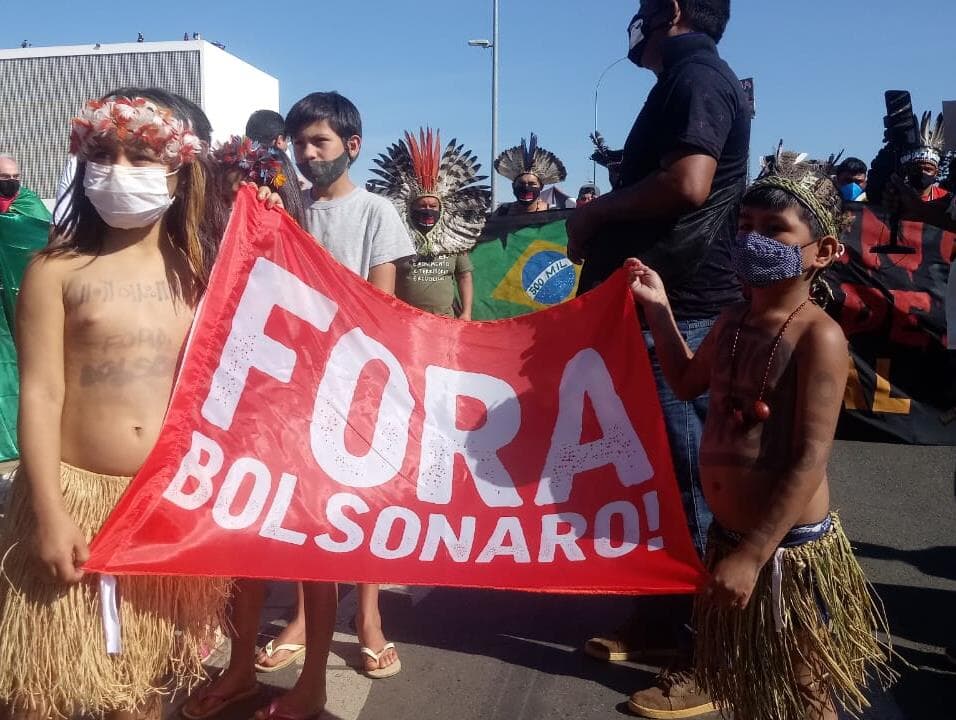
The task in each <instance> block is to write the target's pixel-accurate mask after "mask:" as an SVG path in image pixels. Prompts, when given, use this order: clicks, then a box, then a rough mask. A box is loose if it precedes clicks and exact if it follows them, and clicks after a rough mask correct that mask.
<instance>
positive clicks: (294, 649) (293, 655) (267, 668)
mask: <svg viewBox="0 0 956 720" xmlns="http://www.w3.org/2000/svg"><path fill="white" fill-rule="evenodd" d="M274 643H275V640H270V641H269V642H267V643H266V646H265V647H264V648H262V652H264V653H265V654H266V657H268V658H271V657H272V656H273V655H275V654H276V653H277V652H280V651H282V650H284V651H285V652H287V653H289V656H288V657H287V658H286V659H285V660H283V661H282V662H280V663H278V664H276V665H261V664H260V663H256V670H258V671H259V672H264V673H273V672H279V670H284V669H285V668H287V667H289V666H290V665H291V664H292V663H294V662H295V661H296V660H298V659H299V658H300V657H302V656H303V655H305V645H300V644H299V643H282V644H281V645H275V644H274Z"/></svg>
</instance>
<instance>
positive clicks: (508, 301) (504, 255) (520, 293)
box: [471, 212, 580, 320]
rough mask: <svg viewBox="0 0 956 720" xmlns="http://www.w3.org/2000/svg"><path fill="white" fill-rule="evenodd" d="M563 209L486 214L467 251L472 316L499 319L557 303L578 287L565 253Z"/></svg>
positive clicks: (577, 273) (574, 269)
mask: <svg viewBox="0 0 956 720" xmlns="http://www.w3.org/2000/svg"><path fill="white" fill-rule="evenodd" d="M567 214H568V213H567V212H547V213H531V214H527V215H514V216H507V217H501V218H491V219H490V220H489V221H488V224H487V226H486V227H485V231H484V233H482V238H481V240H480V241H479V243H478V245H476V246H475V248H474V250H472V251H471V259H472V263H473V264H474V266H475V270H474V275H473V277H474V284H475V301H474V310H473V312H472V317H473V318H474V319H475V320H499V319H501V318H509V317H515V316H518V315H526V314H527V313H530V312H534V311H536V310H544V309H545V308H549V307H553V306H555V305H559V304H560V303H563V302H565V301H566V300H570V299H571V298H573V297H574V295H575V293H576V292H577V287H578V279H579V277H580V268H578V267H577V266H576V265H574V264H572V263H571V261H570V260H568V258H567V247H568V235H567V231H566V229H565V219H566V218H567Z"/></svg>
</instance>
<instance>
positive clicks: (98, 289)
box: [61, 247, 193, 475]
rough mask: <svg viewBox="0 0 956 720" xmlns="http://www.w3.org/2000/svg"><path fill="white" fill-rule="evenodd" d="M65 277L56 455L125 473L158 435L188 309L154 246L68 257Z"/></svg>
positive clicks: (82, 464) (90, 467) (188, 319)
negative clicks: (60, 408)
mask: <svg viewBox="0 0 956 720" xmlns="http://www.w3.org/2000/svg"><path fill="white" fill-rule="evenodd" d="M63 262H67V263H70V265H71V267H70V270H69V271H68V272H67V273H66V275H65V278H64V282H63V304H64V376H65V382H66V389H65V396H64V402H63V414H62V422H61V442H62V449H61V456H62V458H63V460H64V461H65V462H68V463H70V464H72V465H76V466H77V467H81V468H84V469H88V470H92V471H95V472H101V473H105V474H110V475H133V474H135V472H136V471H137V470H138V469H139V467H140V466H141V465H142V464H143V462H144V460H145V459H146V456H147V454H148V453H149V451H150V449H151V448H152V446H153V444H154V443H155V442H156V439H157V438H158V436H159V430H160V427H161V425H162V422H163V417H164V415H165V412H166V408H167V405H168V402H169V398H170V394H171V392H172V387H173V379H174V376H175V372H176V369H177V365H178V362H179V359H180V352H181V350H182V348H183V344H184V340H185V337H186V334H187V333H188V331H189V326H190V323H191V322H192V318H193V308H192V307H190V304H189V303H188V302H186V301H184V300H183V299H182V298H180V297H177V296H176V295H177V294H176V293H174V292H173V290H172V287H174V286H175V284H173V285H172V286H171V284H170V280H169V276H168V275H167V272H168V270H167V263H166V261H165V260H164V258H163V256H162V255H161V254H160V252H159V251H158V250H154V251H153V252H148V251H144V250H143V249H141V248H137V247H132V248H126V249H123V250H120V251H117V252H113V253H110V254H104V255H101V256H100V257H97V258H96V259H94V260H92V261H90V259H89V258H85V257H83V258H69V259H64V260H63Z"/></svg>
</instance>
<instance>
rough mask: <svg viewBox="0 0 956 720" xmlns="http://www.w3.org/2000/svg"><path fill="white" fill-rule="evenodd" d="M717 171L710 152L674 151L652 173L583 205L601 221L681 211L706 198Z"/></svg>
mask: <svg viewBox="0 0 956 720" xmlns="http://www.w3.org/2000/svg"><path fill="white" fill-rule="evenodd" d="M716 171H717V160H715V159H714V158H712V157H711V156H710V155H705V154H703V153H700V152H697V151H695V150H693V149H692V148H687V149H685V150H680V151H677V152H673V153H671V154H670V155H668V156H667V157H665V158H664V161H663V163H662V167H661V169H660V170H658V171H657V172H655V173H654V174H653V175H650V176H648V177H647V178H645V179H644V180H642V181H641V182H639V183H637V184H636V185H633V186H631V187H629V188H624V189H622V190H615V191H614V192H612V193H608V194H607V195H604V196H602V197H599V198H595V199H594V200H593V201H592V202H590V203H588V205H586V206H585V208H584V209H585V210H586V211H587V212H591V213H593V214H594V219H595V220H596V221H597V222H599V223H601V224H605V223H618V222H622V223H623V222H630V221H634V220H647V219H654V218H667V217H676V216H678V215H684V214H686V213H688V212H690V211H692V210H696V209H698V208H699V207H701V206H702V205H703V204H704V203H705V202H707V198H708V197H709V196H710V188H711V185H712V184H713V181H714V173H715V172H716Z"/></svg>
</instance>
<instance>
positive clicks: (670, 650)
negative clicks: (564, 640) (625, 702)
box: [584, 619, 678, 664]
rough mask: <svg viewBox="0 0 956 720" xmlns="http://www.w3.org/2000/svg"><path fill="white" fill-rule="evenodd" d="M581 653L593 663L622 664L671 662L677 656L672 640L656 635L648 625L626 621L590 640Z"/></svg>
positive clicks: (675, 644)
mask: <svg viewBox="0 0 956 720" xmlns="http://www.w3.org/2000/svg"><path fill="white" fill-rule="evenodd" d="M584 653H585V655H588V656H589V657H592V658H594V659H595V660H603V661H604V662H624V661H626V660H636V661H644V662H649V661H655V664H656V663H661V662H665V663H666V662H673V660H674V658H676V657H677V655H678V647H677V642H676V637H673V636H672V634H671V635H668V636H665V635H664V634H662V633H660V632H656V631H655V628H654V624H653V623H651V622H647V621H644V622H640V621H635V620H634V619H631V620H628V621H627V622H626V623H624V624H623V625H622V626H621V627H619V628H618V629H617V630H615V631H614V632H611V633H607V634H606V635H599V636H598V637H593V638H591V639H590V640H588V641H587V642H586V643H584Z"/></svg>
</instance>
